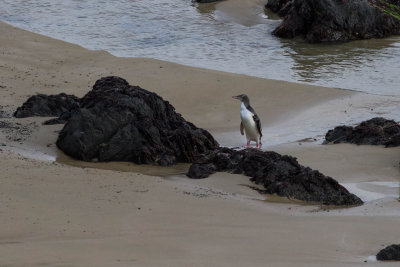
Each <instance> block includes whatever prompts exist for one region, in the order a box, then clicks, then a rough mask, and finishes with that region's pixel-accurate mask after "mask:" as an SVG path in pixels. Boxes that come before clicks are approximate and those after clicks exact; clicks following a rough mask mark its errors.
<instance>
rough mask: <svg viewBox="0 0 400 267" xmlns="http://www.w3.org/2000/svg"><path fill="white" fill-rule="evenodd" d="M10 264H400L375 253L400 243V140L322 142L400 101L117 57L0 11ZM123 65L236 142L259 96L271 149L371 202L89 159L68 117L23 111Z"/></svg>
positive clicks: (3, 226)
mask: <svg viewBox="0 0 400 267" xmlns="http://www.w3.org/2000/svg"><path fill="white" fill-rule="evenodd" d="M0 36H2V37H1V38H0V97H1V101H0V105H1V107H0V115H1V118H0V126H1V127H0V145H1V146H0V168H1V170H2V173H1V175H0V216H1V219H0V255H1V257H0V266H382V265H384V266H398V263H394V262H392V263H384V264H383V263H379V262H377V261H376V260H375V258H374V255H376V253H377V252H378V251H379V250H380V249H381V248H383V247H384V246H387V245H390V244H393V243H397V244H398V243H399V242H400V231H399V222H400V202H399V201H398V198H399V178H400V168H399V160H400V148H399V147H397V148H384V147H381V146H356V145H348V144H340V145H321V140H322V137H323V135H324V134H325V133H326V131H327V130H328V129H330V128H333V127H334V126H336V125H339V124H343V123H350V124H352V123H353V124H355V123H358V122H360V121H361V120H363V119H369V118H372V117H375V116H383V117H386V118H389V119H395V120H397V121H398V120H399V118H398V117H397V116H398V114H399V112H400V111H399V110H398V107H399V105H400V98H399V97H393V96H377V95H371V94H363V93H359V92H355V91H349V90H341V89H334V88H325V87H319V86H310V85H304V84H296V83H289V82H284V81H277V80H268V79H261V78H255V77H250V76H245V75H238V74H232V73H224V72H219V71H213V70H206V69H200V68H194V67H188V66H183V65H178V64H174V63H169V62H164V61H159V60H154V59H145V58H117V57H114V56H112V55H111V54H109V53H107V52H105V51H90V50H87V49H84V48H82V47H80V46H78V45H74V44H70V43H66V42H62V41H59V40H55V39H51V38H48V37H44V36H41V35H38V34H34V33H30V32H27V31H25V30H21V29H18V28H15V27H12V26H10V25H8V24H5V23H3V22H0ZM110 75H117V76H120V77H123V78H124V79H126V80H127V81H128V82H129V83H130V84H132V85H139V86H141V87H142V88H145V89H147V90H149V91H153V92H156V93H157V94H159V95H160V96H162V97H163V98H164V99H166V100H168V101H169V102H170V103H171V104H172V105H173V106H174V107H175V108H176V111H177V112H179V113H181V114H182V116H183V117H184V118H185V119H186V120H188V121H191V122H193V123H194V124H196V125H197V126H198V127H202V128H205V129H206V130H208V131H210V132H211V133H212V134H213V135H214V136H215V138H216V139H217V140H218V142H219V143H220V144H221V145H223V146H239V145H243V144H244V142H245V140H244V139H243V137H242V136H241V135H240V133H239V123H240V121H239V120H240V118H239V103H238V102H236V101H235V100H233V99H232V98H231V96H233V95H237V94H239V93H246V94H248V95H249V96H250V99H251V100H252V105H253V107H254V108H255V110H256V111H257V113H258V114H259V116H260V118H261V120H262V125H263V132H264V136H263V149H264V150H273V151H276V152H278V153H282V154H288V155H292V156H295V157H297V158H298V161H299V162H300V163H301V164H303V165H306V166H310V167H311V168H314V169H318V170H319V171H321V172H322V173H324V174H326V175H329V176H331V177H333V178H334V179H336V180H338V181H339V182H340V183H341V184H343V185H344V186H345V187H346V188H347V189H348V190H349V191H351V192H352V193H355V194H357V195H358V196H359V197H361V198H362V199H363V200H364V201H365V204H364V205H362V206H359V207H353V208H340V209H338V208H335V209H327V208H324V207H320V206H317V205H306V204H304V203H299V202H295V201H288V200H284V199H279V198H277V197H273V196H264V195H260V194H258V193H257V192H255V191H253V190H251V189H249V188H248V187H246V186H243V185H246V184H248V185H250V184H251V182H250V181H249V179H248V177H245V176H242V175H233V174H227V173H217V174H214V175H212V176H211V177H210V178H207V179H203V180H190V179H188V178H187V177H186V176H185V175H184V173H185V171H186V169H187V168H188V165H185V164H180V165H178V166H175V167H170V168H161V167H155V166H135V165H133V164H130V163H126V162H125V163H122V162H116V163H82V162H79V161H76V160H73V159H71V158H68V157H67V156H65V155H63V154H62V152H61V151H59V150H57V148H56V146H55V141H56V139H57V134H58V131H60V130H61V128H62V125H52V126H45V125H42V124H41V123H42V122H43V121H45V120H47V119H48V118H26V119H16V118H13V117H12V113H13V112H14V111H15V109H16V108H17V107H18V106H20V105H21V104H22V103H23V102H24V101H25V100H26V99H27V98H28V97H29V96H31V95H34V94H36V93H44V94H56V93H61V92H65V93H67V94H74V95H76V96H79V97H81V96H83V95H84V94H86V93H87V92H88V91H89V90H90V89H91V87H92V86H93V84H94V82H95V81H96V80H97V79H99V78H100V77H103V76H110Z"/></svg>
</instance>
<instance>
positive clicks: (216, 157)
mask: <svg viewBox="0 0 400 267" xmlns="http://www.w3.org/2000/svg"><path fill="white" fill-rule="evenodd" d="M216 171H225V172H232V173H243V174H245V175H247V176H250V177H252V178H251V179H250V180H251V181H253V182H255V183H256V184H260V185H262V186H263V187H264V188H265V189H264V190H259V191H260V192H261V193H267V194H278V195H279V196H283V197H288V198H294V199H298V200H303V201H309V202H317V203H322V204H326V205H359V204H362V203H363V202H362V200H361V199H359V198H358V197H357V196H355V195H353V194H351V193H349V192H348V191H347V190H346V188H344V187H343V186H341V185H340V184H339V183H338V182H337V181H336V180H334V179H332V178H331V177H328V176H325V175H323V174H321V173H320V172H318V171H316V170H312V169H310V168H308V167H304V166H301V165H300V164H299V163H298V162H297V160H296V159H295V158H293V157H291V156H282V155H280V154H278V153H275V152H270V151H266V152H263V151H260V150H256V149H245V150H239V151H236V150H233V149H229V148H219V149H217V150H214V151H212V152H209V153H207V154H205V155H203V156H202V157H200V158H199V159H197V160H196V161H195V162H194V163H193V164H192V165H191V166H190V169H189V172H188V173H187V176H188V177H190V178H205V177H208V176H209V175H210V174H212V173H214V172H216Z"/></svg>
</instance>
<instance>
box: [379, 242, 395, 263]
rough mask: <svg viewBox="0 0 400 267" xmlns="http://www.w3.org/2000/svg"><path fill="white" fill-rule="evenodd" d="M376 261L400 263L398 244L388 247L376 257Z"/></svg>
mask: <svg viewBox="0 0 400 267" xmlns="http://www.w3.org/2000/svg"><path fill="white" fill-rule="evenodd" d="M376 259H377V260H378V261H400V244H398V245H390V246H387V247H386V248H384V249H382V250H381V251H379V253H378V254H377V255H376Z"/></svg>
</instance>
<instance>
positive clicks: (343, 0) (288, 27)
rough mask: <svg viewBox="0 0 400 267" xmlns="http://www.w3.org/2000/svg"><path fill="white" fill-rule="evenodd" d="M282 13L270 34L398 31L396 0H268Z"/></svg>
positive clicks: (333, 36)
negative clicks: (280, 21)
mask: <svg viewBox="0 0 400 267" xmlns="http://www.w3.org/2000/svg"><path fill="white" fill-rule="evenodd" d="M270 1H271V3H268V4H267V7H269V8H270V9H272V10H273V11H275V12H277V13H278V14H280V15H283V16H285V18H284V19H283V21H282V23H281V24H280V25H279V26H278V27H277V28H276V29H275V30H274V31H273V34H274V35H276V36H279V37H284V38H293V37H296V36H303V37H304V38H305V40H306V41H308V42H331V41H349V40H356V39H368V38H382V37H386V36H389V35H391V34H399V33H400V8H399V7H400V3H399V1H398V0H270Z"/></svg>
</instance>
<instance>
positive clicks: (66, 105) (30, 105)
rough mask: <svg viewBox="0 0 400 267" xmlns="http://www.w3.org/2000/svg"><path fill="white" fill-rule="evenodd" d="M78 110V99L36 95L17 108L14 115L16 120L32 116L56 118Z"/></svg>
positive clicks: (71, 96) (60, 95) (63, 94)
mask: <svg viewBox="0 0 400 267" xmlns="http://www.w3.org/2000/svg"><path fill="white" fill-rule="evenodd" d="M77 108H79V98H78V97H76V96H74V95H67V94H65V93H61V94H57V95H44V94H37V95H34V96H31V97H30V98H28V100H27V101H26V102H25V103H24V104H22V106H21V107H18V108H17V110H16V111H15V113H14V116H15V117H17V118H26V117H33V116H41V117H56V116H61V115H62V114H64V113H69V112H70V111H71V110H75V109H77Z"/></svg>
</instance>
